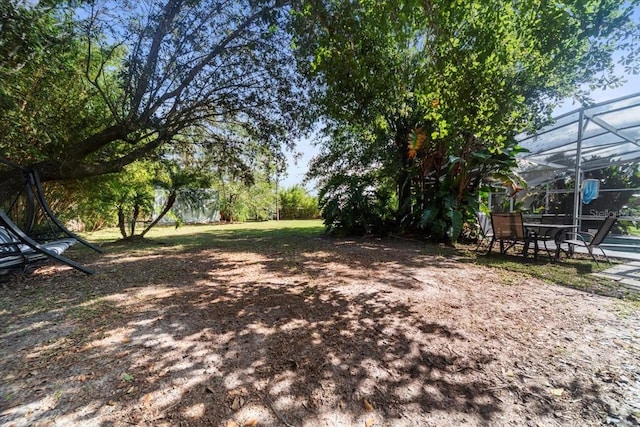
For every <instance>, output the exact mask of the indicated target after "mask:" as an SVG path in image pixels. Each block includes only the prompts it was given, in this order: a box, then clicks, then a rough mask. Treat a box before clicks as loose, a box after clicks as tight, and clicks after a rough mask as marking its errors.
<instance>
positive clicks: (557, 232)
mask: <svg viewBox="0 0 640 427" xmlns="http://www.w3.org/2000/svg"><path fill="white" fill-rule="evenodd" d="M523 226H524V228H525V229H526V230H527V231H530V232H532V234H533V235H535V236H536V239H535V243H534V244H535V245H536V249H539V246H538V244H539V243H540V242H543V243H544V249H545V250H546V251H547V254H549V258H551V260H552V261H557V260H558V259H560V251H561V250H562V242H564V241H565V240H566V235H567V232H569V231H572V230H577V229H578V226H577V225H573V224H544V223H534V222H526V223H524V224H523ZM550 241H553V243H554V245H555V252H554V255H553V256H551V251H550V250H549V247H548V246H547V242H550Z"/></svg>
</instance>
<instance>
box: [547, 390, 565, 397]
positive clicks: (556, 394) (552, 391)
mask: <svg viewBox="0 0 640 427" xmlns="http://www.w3.org/2000/svg"><path fill="white" fill-rule="evenodd" d="M549 392H550V393H551V394H552V395H554V396H562V395H563V394H564V389H563V388H552V389H551V390H549Z"/></svg>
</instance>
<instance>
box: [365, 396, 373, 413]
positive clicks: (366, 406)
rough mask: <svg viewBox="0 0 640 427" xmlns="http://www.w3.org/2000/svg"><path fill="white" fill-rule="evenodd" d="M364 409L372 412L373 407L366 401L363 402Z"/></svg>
mask: <svg viewBox="0 0 640 427" xmlns="http://www.w3.org/2000/svg"><path fill="white" fill-rule="evenodd" d="M364 409H366V410H367V411H373V405H372V404H371V403H369V401H368V400H367V399H365V400H364Z"/></svg>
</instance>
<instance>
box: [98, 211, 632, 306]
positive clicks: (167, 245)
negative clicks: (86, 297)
mask: <svg viewBox="0 0 640 427" xmlns="http://www.w3.org/2000/svg"><path fill="white" fill-rule="evenodd" d="M324 236H325V234H324V227H323V225H322V222H321V221H320V220H298V221H265V222H248V223H239V224H214V225H187V226H182V227H179V228H175V227H172V226H161V227H155V228H154V229H152V230H151V231H150V232H149V233H148V234H147V236H146V238H145V239H143V240H134V241H129V242H127V241H122V240H119V237H120V235H119V232H118V230H116V229H106V230H101V231H98V232H95V233H89V234H87V235H86V237H87V238H88V239H89V240H90V241H93V242H98V243H101V244H103V245H104V246H105V247H106V248H107V249H108V251H109V252H111V253H122V252H127V253H129V254H131V253H133V254H137V255H150V254H154V253H159V252H160V253H182V252H185V251H186V252H191V253H194V252H198V251H200V250H203V249H205V248H210V247H216V248H218V249H219V250H245V249H251V248H255V247H256V246H263V247H262V248H261V249H262V250H266V251H268V252H277V253H278V254H280V255H283V256H285V257H286V256H291V257H293V255H294V254H295V253H297V252H299V251H301V250H302V248H303V247H306V246H308V240H309V239H319V238H323V237H324ZM389 239H391V240H396V241H402V240H403V239H402V238H398V237H390V238H389ZM353 240H354V241H359V240H362V239H360V238H354V239H353ZM370 240H384V239H376V238H370ZM408 241H412V240H408ZM412 242H415V241H412ZM474 249H475V246H474V245H458V247H457V248H452V247H448V246H445V245H435V244H430V243H424V244H423V246H422V247H421V249H420V254H423V255H424V254H428V255H436V256H439V257H442V258H443V259H447V258H455V259H456V260H457V261H460V262H463V263H471V264H478V265H484V266H487V267H491V268H493V269H495V270H497V271H498V272H503V273H504V274H502V276H503V278H504V282H505V283H506V284H508V283H517V282H518V280H519V279H518V278H517V277H516V276H514V275H513V273H519V274H523V275H525V276H527V277H533V278H537V279H541V280H544V281H545V282H548V283H553V284H557V285H560V286H565V287H570V288H574V289H579V290H582V291H585V292H589V293H596V294H600V295H605V296H613V297H617V298H624V299H628V300H630V301H635V302H638V303H639V304H640V295H638V293H634V292H630V291H629V290H627V289H626V288H624V287H622V286H620V284H619V283H618V282H616V281H613V280H609V279H606V278H602V277H598V276H594V275H592V274H590V273H595V272H597V271H602V270H604V269H606V268H608V265H605V264H600V266H598V265H596V264H595V263H594V262H593V261H591V260H590V259H588V258H586V257H578V258H574V259H566V258H563V259H562V260H561V261H560V262H549V260H548V258H547V257H546V256H545V255H541V256H540V257H539V259H538V260H534V259H531V258H529V259H523V258H522V257H521V256H518V255H506V256H502V255H500V254H496V253H492V254H491V255H490V256H486V255H484V254H483V253H481V252H476V251H475V250H474Z"/></svg>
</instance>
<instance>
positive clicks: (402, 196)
mask: <svg viewBox="0 0 640 427" xmlns="http://www.w3.org/2000/svg"><path fill="white" fill-rule="evenodd" d="M395 140H396V147H397V150H398V163H399V165H398V175H397V179H396V187H397V192H398V213H397V215H396V222H397V223H398V225H401V224H403V223H404V222H405V220H406V219H407V218H408V216H409V214H410V213H411V174H410V173H409V146H408V140H409V129H408V127H407V126H406V125H405V124H404V123H396V135H395Z"/></svg>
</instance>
